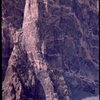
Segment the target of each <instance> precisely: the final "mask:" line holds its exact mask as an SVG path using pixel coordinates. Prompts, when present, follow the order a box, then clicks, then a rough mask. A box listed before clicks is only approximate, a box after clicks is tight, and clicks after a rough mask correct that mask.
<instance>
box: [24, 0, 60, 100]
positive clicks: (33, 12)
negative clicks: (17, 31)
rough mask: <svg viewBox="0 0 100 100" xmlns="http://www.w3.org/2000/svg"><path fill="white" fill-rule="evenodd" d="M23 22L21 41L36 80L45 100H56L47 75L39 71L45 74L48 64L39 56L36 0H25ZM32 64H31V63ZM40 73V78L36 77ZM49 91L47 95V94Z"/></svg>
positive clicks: (39, 41) (39, 45) (39, 42)
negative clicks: (22, 40)
mask: <svg viewBox="0 0 100 100" xmlns="http://www.w3.org/2000/svg"><path fill="white" fill-rule="evenodd" d="M24 12H25V13H24V22H23V37H24V38H23V39H24V41H25V42H24V44H25V49H26V52H27V54H28V57H29V60H30V61H31V62H34V65H33V66H34V67H35V68H34V69H35V73H36V75H37V78H38V79H39V80H40V82H41V84H42V85H43V88H44V91H45V95H46V100H58V99H55V97H54V95H55V93H54V89H53V85H52V81H51V79H50V77H49V74H47V77H46V78H45V77H40V76H44V74H43V73H41V71H44V73H47V68H48V64H47V63H46V62H45V61H44V59H43V57H42V54H41V40H40V39H39V33H38V28H37V26H36V22H37V21H38V4H37V0H26V5H25V11H24ZM32 64H33V63H32ZM39 73H40V76H38V75H39ZM48 91H49V93H48Z"/></svg>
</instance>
